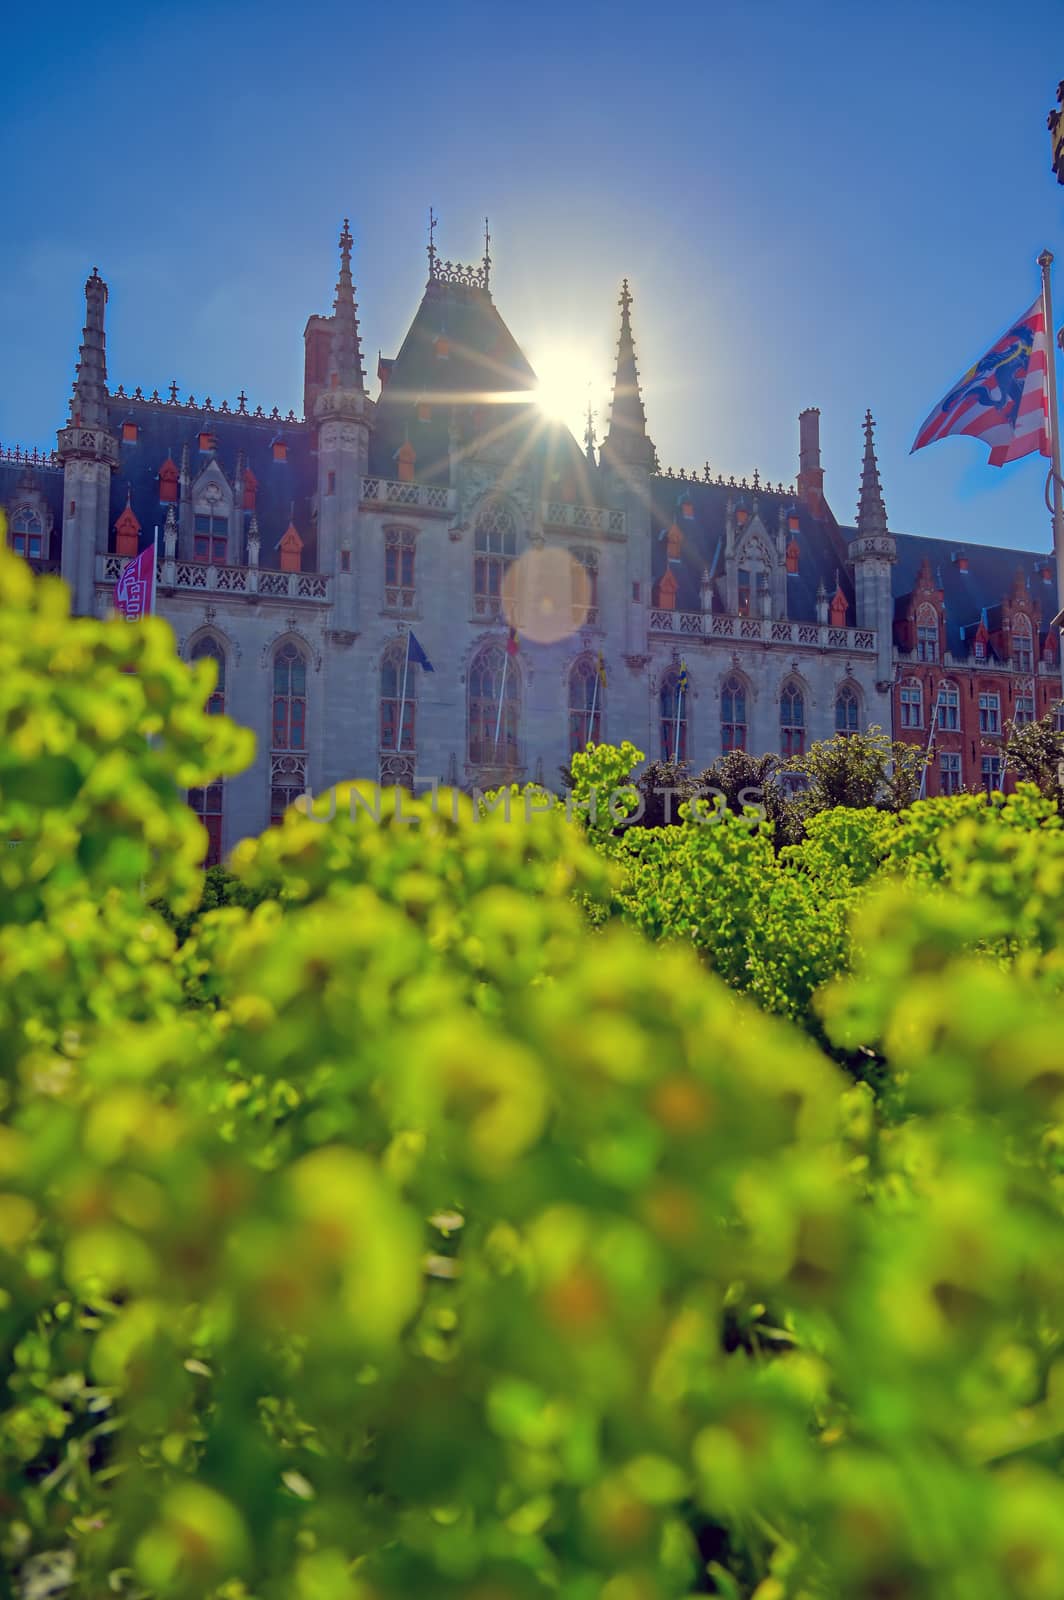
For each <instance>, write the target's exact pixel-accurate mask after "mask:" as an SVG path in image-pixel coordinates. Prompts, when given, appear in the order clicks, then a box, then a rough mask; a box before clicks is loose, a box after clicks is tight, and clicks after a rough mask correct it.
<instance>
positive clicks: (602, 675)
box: [598, 650, 606, 688]
mask: <svg viewBox="0 0 1064 1600" xmlns="http://www.w3.org/2000/svg"><path fill="white" fill-rule="evenodd" d="M598 680H599V683H601V685H602V687H603V688H605V687H606V663H605V661H604V660H603V658H602V651H601V650H600V651H599V653H598Z"/></svg>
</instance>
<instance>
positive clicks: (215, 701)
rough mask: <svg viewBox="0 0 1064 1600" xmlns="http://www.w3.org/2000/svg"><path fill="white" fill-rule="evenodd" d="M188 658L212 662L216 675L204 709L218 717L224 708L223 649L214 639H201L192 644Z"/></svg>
mask: <svg viewBox="0 0 1064 1600" xmlns="http://www.w3.org/2000/svg"><path fill="white" fill-rule="evenodd" d="M189 659H190V660H191V661H213V662H214V666H215V671H216V674H217V676H216V677H215V680H214V688H213V689H212V690H211V693H210V695H209V696H208V699H207V705H206V710H207V712H208V713H209V714H210V715H211V716H212V717H220V716H221V715H222V713H223V711H224V710H225V651H224V650H223V649H222V647H221V645H220V644H219V643H218V641H217V640H216V639H201V640H200V641H199V643H198V644H196V645H193V647H192V654H191V656H190V657H189Z"/></svg>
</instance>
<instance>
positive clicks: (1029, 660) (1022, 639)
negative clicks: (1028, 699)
mask: <svg viewBox="0 0 1064 1600" xmlns="http://www.w3.org/2000/svg"><path fill="white" fill-rule="evenodd" d="M1012 664H1013V666H1014V667H1015V668H1016V671H1017V672H1033V671H1034V647H1033V644H1032V640H1031V622H1030V618H1029V617H1025V616H1024V615H1023V613H1022V612H1020V613H1019V614H1018V615H1017V616H1015V617H1013V619H1012Z"/></svg>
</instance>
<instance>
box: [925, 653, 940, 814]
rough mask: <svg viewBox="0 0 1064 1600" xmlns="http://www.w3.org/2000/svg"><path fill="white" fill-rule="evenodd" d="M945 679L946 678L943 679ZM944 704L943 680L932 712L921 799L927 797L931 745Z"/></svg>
mask: <svg viewBox="0 0 1064 1600" xmlns="http://www.w3.org/2000/svg"><path fill="white" fill-rule="evenodd" d="M943 681H944V680H943ZM941 704H942V682H940V683H939V686H938V694H937V695H936V697H935V708H934V710H933V711H932V713H931V732H930V733H929V734H928V736H927V749H926V750H925V751H924V770H923V772H921V774H920V799H921V800H926V799H927V764H928V762H929V761H930V760H931V746H932V745H933V744H934V742H935V726H936V724H937V722H938V708H939V706H940V705H941Z"/></svg>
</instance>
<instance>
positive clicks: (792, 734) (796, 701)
mask: <svg viewBox="0 0 1064 1600" xmlns="http://www.w3.org/2000/svg"><path fill="white" fill-rule="evenodd" d="M780 749H781V751H782V752H783V754H784V755H785V756H801V755H804V754H805V701H804V699H803V698H802V691H801V689H799V687H798V685H797V684H796V683H786V684H784V686H783V693H782V694H781V695H780Z"/></svg>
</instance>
